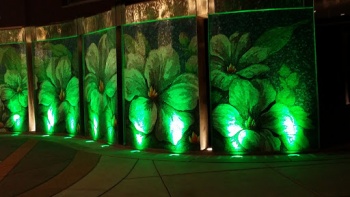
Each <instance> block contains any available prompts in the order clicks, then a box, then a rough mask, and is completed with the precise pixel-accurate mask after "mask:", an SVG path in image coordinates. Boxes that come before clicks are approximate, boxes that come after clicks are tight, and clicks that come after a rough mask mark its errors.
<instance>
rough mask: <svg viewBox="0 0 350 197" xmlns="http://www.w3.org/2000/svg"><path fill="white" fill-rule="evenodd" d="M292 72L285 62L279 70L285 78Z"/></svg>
mask: <svg viewBox="0 0 350 197" xmlns="http://www.w3.org/2000/svg"><path fill="white" fill-rule="evenodd" d="M290 73H291V70H290V68H289V67H288V66H286V65H285V64H283V65H282V66H281V68H280V70H279V71H278V74H279V75H280V76H281V77H283V78H287V77H288V76H289V75H290Z"/></svg>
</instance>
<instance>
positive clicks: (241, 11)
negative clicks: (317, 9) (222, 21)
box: [209, 7, 313, 16]
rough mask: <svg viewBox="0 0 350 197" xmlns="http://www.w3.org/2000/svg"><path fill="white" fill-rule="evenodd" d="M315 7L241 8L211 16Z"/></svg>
mask: <svg viewBox="0 0 350 197" xmlns="http://www.w3.org/2000/svg"><path fill="white" fill-rule="evenodd" d="M309 9H313V7H295V8H267V9H255V10H239V11H228V12H220V13H215V14H209V16H218V15H225V14H235V13H236V14H241V13H251V12H267V11H280V10H287V11H289V10H309Z"/></svg>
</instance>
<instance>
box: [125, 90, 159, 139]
mask: <svg viewBox="0 0 350 197" xmlns="http://www.w3.org/2000/svg"><path fill="white" fill-rule="evenodd" d="M129 120H130V122H131V123H132V124H133V125H134V127H135V128H136V129H137V130H138V131H140V132H142V133H144V134H149V133H151V132H152V130H153V127H154V124H155V123H156V120H157V106H156V105H155V104H154V103H153V102H151V101H150V100H148V99H146V98H144V97H138V98H136V99H135V100H133V101H132V102H131V104H130V108H129Z"/></svg>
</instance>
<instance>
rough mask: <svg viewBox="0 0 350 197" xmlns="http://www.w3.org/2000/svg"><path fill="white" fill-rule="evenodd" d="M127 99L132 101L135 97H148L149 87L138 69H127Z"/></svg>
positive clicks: (125, 71)
mask: <svg viewBox="0 0 350 197" xmlns="http://www.w3.org/2000/svg"><path fill="white" fill-rule="evenodd" d="M124 76H125V78H124V79H125V99H126V100H127V101H131V100H132V99H133V98H134V97H135V96H142V97H147V91H148V89H147V85H146V81H145V79H144V78H143V76H142V74H141V73H140V72H139V71H138V70H136V69H125V70H124Z"/></svg>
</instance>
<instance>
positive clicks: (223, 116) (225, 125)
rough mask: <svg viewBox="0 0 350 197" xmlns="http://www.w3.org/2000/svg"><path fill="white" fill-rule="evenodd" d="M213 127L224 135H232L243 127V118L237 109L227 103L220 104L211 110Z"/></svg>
mask: <svg viewBox="0 0 350 197" xmlns="http://www.w3.org/2000/svg"><path fill="white" fill-rule="evenodd" d="M212 117H213V128H214V129H215V130H216V131H218V132H219V133H220V134H221V135H222V136H224V137H233V136H234V135H236V134H237V133H238V132H239V131H241V130H242V129H243V125H244V120H243V119H242V117H241V115H240V113H239V111H237V109H236V108H234V107H232V106H231V105H229V104H220V105H218V106H217V107H216V108H215V109H214V110H213V114H212Z"/></svg>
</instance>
